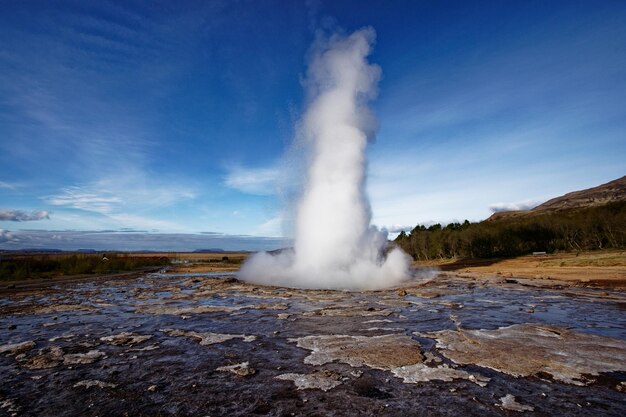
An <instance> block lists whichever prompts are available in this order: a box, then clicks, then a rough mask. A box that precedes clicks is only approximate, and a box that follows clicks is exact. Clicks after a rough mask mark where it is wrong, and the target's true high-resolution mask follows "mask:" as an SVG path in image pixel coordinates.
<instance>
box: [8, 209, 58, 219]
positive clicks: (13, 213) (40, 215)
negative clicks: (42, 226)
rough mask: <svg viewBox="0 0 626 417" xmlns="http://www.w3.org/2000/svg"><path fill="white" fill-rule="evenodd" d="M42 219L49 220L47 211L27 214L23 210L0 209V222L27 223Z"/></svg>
mask: <svg viewBox="0 0 626 417" xmlns="http://www.w3.org/2000/svg"><path fill="white" fill-rule="evenodd" d="M44 219H50V213H48V212H47V211H42V210H39V211H32V212H30V213H28V212H25V211H24V210H8V209H0V221H10V222H28V221H34V220H44Z"/></svg>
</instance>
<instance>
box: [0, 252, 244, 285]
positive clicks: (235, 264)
mask: <svg viewBox="0 0 626 417" xmlns="http://www.w3.org/2000/svg"><path fill="white" fill-rule="evenodd" d="M247 256H248V253H246V252H215V253H179V252H162V253H111V252H102V253H71V252H64V253H52V254H51V253H4V254H0V281H24V280H33V279H51V278H57V277H72V276H90V275H107V274H116V273H120V272H133V271H143V270H147V269H154V268H159V267H167V268H168V270H169V271H170V272H216V271H236V270H237V269H239V267H240V266H241V264H242V263H243V261H244V259H245V258H246V257H247Z"/></svg>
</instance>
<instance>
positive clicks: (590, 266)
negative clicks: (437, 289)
mask: <svg viewBox="0 0 626 417" xmlns="http://www.w3.org/2000/svg"><path fill="white" fill-rule="evenodd" d="M414 265H415V266H417V267H438V268H439V269H441V270H442V271H450V272H457V273H467V274H472V275H499V276H504V277H519V278H530V279H554V280H562V281H570V282H581V283H603V284H612V285H616V284H620V285H624V284H626V251H623V250H607V251H592V252H578V253H558V254H553V255H544V256H532V255H528V256H520V257H517V258H511V259H484V260H463V259H452V260H434V261H426V262H415V263H414Z"/></svg>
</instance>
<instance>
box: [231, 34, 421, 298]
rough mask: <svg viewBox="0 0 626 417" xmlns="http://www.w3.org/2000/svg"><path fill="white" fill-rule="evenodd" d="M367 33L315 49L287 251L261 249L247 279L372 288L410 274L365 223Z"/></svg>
mask: <svg viewBox="0 0 626 417" xmlns="http://www.w3.org/2000/svg"><path fill="white" fill-rule="evenodd" d="M374 39H375V32H374V30H373V29H372V28H365V29H361V30H359V31H357V32H354V33H352V34H351V35H350V36H347V37H345V36H340V35H333V36H330V37H328V38H324V39H322V40H318V42H317V43H316V44H315V45H314V48H313V53H312V57H311V62H310V64H309V67H308V72H307V79H306V83H305V84H306V87H307V90H308V93H309V97H310V102H309V105H308V109H307V111H306V113H305V114H304V117H303V120H302V122H301V126H300V128H301V131H300V132H299V133H300V134H301V135H302V137H303V140H304V141H305V142H306V145H307V149H309V150H310V152H311V155H310V158H309V166H308V171H307V179H306V183H305V189H304V191H303V193H302V195H301V197H300V200H299V202H298V204H297V206H296V210H297V212H296V221H295V241H294V249H293V251H285V252H282V253H280V254H278V255H271V254H268V253H265V252H262V253H258V254H256V255H254V256H253V257H251V258H250V259H249V260H248V261H247V262H246V263H245V264H244V266H243V267H242V269H241V272H240V277H241V278H242V279H243V280H245V281H251V282H258V283H263V284H274V285H285V286H290V287H301V288H336V289H376V288H384V287H389V286H392V285H394V284H397V283H399V282H401V281H402V280H404V279H406V278H407V277H408V266H409V257H408V256H407V255H406V254H405V253H403V252H402V251H401V250H400V249H393V250H392V251H391V252H389V253H388V254H387V256H386V257H385V256H384V255H383V250H384V248H385V245H386V244H387V234H386V233H385V232H381V231H379V230H378V229H376V227H374V226H370V220H371V211H370V206H369V202H368V200H367V197H366V196H365V165H366V161H365V148H366V146H367V143H368V140H369V139H371V138H372V137H373V135H374V130H375V126H376V122H375V119H374V115H373V114H372V112H371V111H370V110H369V108H368V107H367V102H368V101H369V100H370V99H372V98H374V96H375V95H376V86H377V83H378V80H379V78H380V73H381V71H380V67H378V66H377V65H373V64H369V63H368V62H367V56H368V55H369V53H370V51H371V46H372V43H373V42H374Z"/></svg>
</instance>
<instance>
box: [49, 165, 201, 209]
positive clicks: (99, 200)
mask: <svg viewBox="0 0 626 417" xmlns="http://www.w3.org/2000/svg"><path fill="white" fill-rule="evenodd" d="M184 184H185V182H184V181H182V180H177V179H172V180H164V179H156V178H152V177H150V176H149V175H148V174H146V173H145V172H142V171H139V170H137V169H129V170H127V171H124V172H119V173H117V174H116V175H110V176H106V177H103V178H101V179H99V180H97V181H93V182H90V183H87V184H81V185H73V186H69V187H65V188H63V189H61V191H60V192H59V193H58V194H55V195H51V196H47V197H45V198H44V200H45V201H46V202H47V203H48V204H52V205H54V206H62V207H67V208H73V209H79V210H85V211H90V212H95V213H100V214H105V215H110V214H115V213H117V214H122V213H125V212H126V211H127V210H133V209H137V208H141V209H142V210H149V209H154V208H158V207H165V206H169V205H172V204H175V203H178V202H180V201H182V200H188V199H193V198H195V197H196V195H197V193H196V192H195V191H194V190H193V189H191V188H190V187H188V186H185V185H184Z"/></svg>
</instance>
